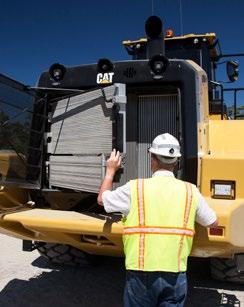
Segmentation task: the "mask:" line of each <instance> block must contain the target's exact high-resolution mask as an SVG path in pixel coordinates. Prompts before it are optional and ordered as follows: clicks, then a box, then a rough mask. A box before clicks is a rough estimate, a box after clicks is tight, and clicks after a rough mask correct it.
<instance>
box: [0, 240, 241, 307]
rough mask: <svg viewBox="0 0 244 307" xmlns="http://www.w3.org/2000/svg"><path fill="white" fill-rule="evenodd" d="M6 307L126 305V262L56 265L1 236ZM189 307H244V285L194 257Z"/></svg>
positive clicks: (0, 293) (0, 279)
mask: <svg viewBox="0 0 244 307" xmlns="http://www.w3.org/2000/svg"><path fill="white" fill-rule="evenodd" d="M0 247H1V250H0V307H42V306H43V307H44V306H45V307H51V306H52V307H53V306H54V307H64V306H69V307H83V306H84V307H86V306H89V307H105V306H106V307H107V306H110V307H120V306H123V303H122V296H123V286H124V278H125V271H124V262H123V259H116V258H105V259H103V261H102V263H101V264H100V265H98V266H96V267H90V268H88V267H86V268H78V267H60V266H54V265H50V264H49V263H48V262H47V261H46V260H45V259H43V258H42V257H40V256H39V254H38V252H37V251H33V252H23V251H22V242H21V241H20V240H17V239H14V238H9V237H7V236H4V235H0ZM188 282H189V292H188V300H187V303H186V307H188V306H189V307H215V306H216V307H217V306H235V307H237V306H243V307H244V286H238V285H232V284H226V283H221V282H216V281H213V280H211V278H210V277H209V265H208V260H206V259H191V260H190V263H189V274H188Z"/></svg>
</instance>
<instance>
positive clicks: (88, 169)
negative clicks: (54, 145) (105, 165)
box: [50, 155, 102, 193]
mask: <svg viewBox="0 0 244 307" xmlns="http://www.w3.org/2000/svg"><path fill="white" fill-rule="evenodd" d="M101 159H102V157H101V156H90V155H89V156H51V157H50V164H51V167H50V182H51V186H52V187H62V188H67V189H68V188H69V189H74V190H79V191H80V190H82V191H86V192H94V193H96V192H98V189H99V186H100V184H101V178H102V167H101V166H102V161H101ZM81 187H82V188H81Z"/></svg>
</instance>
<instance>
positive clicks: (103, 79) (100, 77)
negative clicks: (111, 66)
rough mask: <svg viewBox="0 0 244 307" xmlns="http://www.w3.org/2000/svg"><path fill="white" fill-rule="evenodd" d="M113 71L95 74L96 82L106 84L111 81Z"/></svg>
mask: <svg viewBox="0 0 244 307" xmlns="http://www.w3.org/2000/svg"><path fill="white" fill-rule="evenodd" d="M113 76H114V72H105V73H99V74H97V84H107V83H112V82H113Z"/></svg>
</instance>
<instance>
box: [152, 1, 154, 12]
mask: <svg viewBox="0 0 244 307" xmlns="http://www.w3.org/2000/svg"><path fill="white" fill-rule="evenodd" d="M152 15H154V1H153V0H152Z"/></svg>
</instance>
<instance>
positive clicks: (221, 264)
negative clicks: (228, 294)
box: [210, 258, 244, 284]
mask: <svg viewBox="0 0 244 307" xmlns="http://www.w3.org/2000/svg"><path fill="white" fill-rule="evenodd" d="M210 263H211V276H212V278H213V279H217V280H221V281H227V282H232V283H237V284H244V275H243V274H240V273H239V272H238V271H237V267H236V264H235V261H234V259H231V258H211V262H210Z"/></svg>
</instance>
